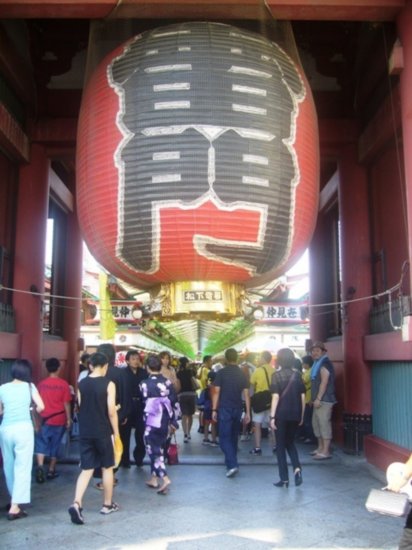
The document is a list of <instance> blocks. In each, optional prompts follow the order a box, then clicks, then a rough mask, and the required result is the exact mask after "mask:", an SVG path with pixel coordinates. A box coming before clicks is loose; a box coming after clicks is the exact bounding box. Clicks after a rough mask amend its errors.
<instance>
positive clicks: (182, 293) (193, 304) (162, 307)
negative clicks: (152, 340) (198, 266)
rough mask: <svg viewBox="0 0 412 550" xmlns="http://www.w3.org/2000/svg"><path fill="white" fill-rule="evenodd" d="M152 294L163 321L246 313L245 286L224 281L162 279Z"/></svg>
mask: <svg viewBox="0 0 412 550" xmlns="http://www.w3.org/2000/svg"><path fill="white" fill-rule="evenodd" d="M151 295H152V299H153V300H154V302H157V303H158V305H159V309H158V311H157V313H158V317H159V318H161V319H162V320H163V321H169V320H174V321H176V320H183V319H193V320H216V321H228V320H230V319H233V318H235V317H240V316H242V315H243V303H244V298H245V288H244V286H243V285H241V284H238V283H228V282H222V281H177V282H171V283H162V284H161V285H160V287H156V289H152V292H151ZM153 314H155V315H156V311H153Z"/></svg>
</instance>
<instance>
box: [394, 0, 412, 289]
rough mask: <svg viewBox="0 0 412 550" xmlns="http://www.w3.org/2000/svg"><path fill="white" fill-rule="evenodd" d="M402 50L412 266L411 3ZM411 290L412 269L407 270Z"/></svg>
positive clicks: (402, 25)
mask: <svg viewBox="0 0 412 550" xmlns="http://www.w3.org/2000/svg"><path fill="white" fill-rule="evenodd" d="M397 25H398V32H399V37H400V40H401V44H402V48H403V60H404V68H403V70H402V72H401V75H400V90H401V113H402V135H403V147H404V164H405V189H406V209H407V217H408V243H409V244H408V256H409V263H410V265H412V154H411V153H412V93H411V90H412V2H411V1H407V3H406V6H405V8H404V9H403V10H402V12H401V14H400V16H399V17H398V20H397ZM409 277H410V286H411V288H412V269H409Z"/></svg>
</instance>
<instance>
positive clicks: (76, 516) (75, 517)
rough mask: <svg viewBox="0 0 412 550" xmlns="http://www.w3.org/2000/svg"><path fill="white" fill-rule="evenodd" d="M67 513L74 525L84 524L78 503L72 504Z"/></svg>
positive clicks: (81, 510)
mask: <svg viewBox="0 0 412 550" xmlns="http://www.w3.org/2000/svg"><path fill="white" fill-rule="evenodd" d="M67 511H68V512H69V515H70V519H71V520H72V523H75V524H76V525H83V524H84V518H83V514H82V512H83V508H80V504H79V503H78V502H73V504H72V505H71V506H70V508H69V509H68V510H67Z"/></svg>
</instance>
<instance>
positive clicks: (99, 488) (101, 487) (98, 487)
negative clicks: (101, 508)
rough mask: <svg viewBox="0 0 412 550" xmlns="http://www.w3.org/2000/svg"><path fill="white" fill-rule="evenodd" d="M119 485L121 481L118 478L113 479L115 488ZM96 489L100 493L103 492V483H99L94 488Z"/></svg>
mask: <svg viewBox="0 0 412 550" xmlns="http://www.w3.org/2000/svg"><path fill="white" fill-rule="evenodd" d="M118 483H119V481H118V480H117V479H116V478H113V487H116V485H117V484H118ZM94 487H95V489H98V490H99V491H103V489H104V487H103V481H98V482H97V483H96V485H95V486H94Z"/></svg>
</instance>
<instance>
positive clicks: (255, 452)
mask: <svg viewBox="0 0 412 550" xmlns="http://www.w3.org/2000/svg"><path fill="white" fill-rule="evenodd" d="M249 454H251V455H259V456H260V455H261V454H262V449H261V448H260V447H255V448H254V449H252V450H251V451H249Z"/></svg>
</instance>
